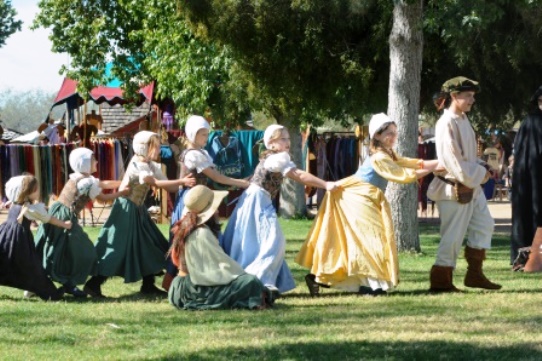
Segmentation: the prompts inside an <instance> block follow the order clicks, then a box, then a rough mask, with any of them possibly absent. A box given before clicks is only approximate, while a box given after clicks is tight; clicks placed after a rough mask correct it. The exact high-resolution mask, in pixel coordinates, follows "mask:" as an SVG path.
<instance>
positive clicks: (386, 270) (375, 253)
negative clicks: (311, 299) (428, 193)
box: [296, 113, 438, 296]
mask: <svg viewBox="0 0 542 361" xmlns="http://www.w3.org/2000/svg"><path fill="white" fill-rule="evenodd" d="M369 135H370V137H371V149H370V156H369V157H367V158H366V159H365V161H364V162H363V164H362V166H361V167H360V168H359V169H358V171H357V172H356V173H355V174H354V175H353V176H351V177H348V178H345V179H342V180H340V181H338V182H337V185H338V186H339V189H336V190H335V191H333V192H327V193H326V195H325V197H324V199H323V201H322V204H321V206H320V209H319V210H318V215H317V216H316V218H315V221H314V224H313V226H312V228H311V230H310V231H309V234H308V236H307V238H306V240H305V243H304V244H303V246H302V247H301V250H300V251H299V253H298V255H297V257H296V262H297V263H298V264H300V265H301V266H303V267H306V268H309V269H310V274H308V275H307V276H306V277H305V280H306V282H307V286H308V287H309V291H310V293H311V296H317V295H318V293H319V285H322V286H325V287H333V288H337V289H342V290H345V291H350V292H359V293H361V294H370V295H378V294H385V293H386V291H387V290H388V289H391V288H393V287H395V286H397V283H398V282H399V269H398V268H399V263H398V259H397V246H396V243H395V236H394V231H393V222H392V218H391V213H390V206H389V204H388V201H387V200H386V197H385V195H384V193H385V191H386V186H387V183H388V181H392V182H397V183H412V182H415V181H416V180H417V179H418V178H421V177H423V176H425V175H427V174H429V173H430V172H432V171H434V170H435V169H436V167H437V165H438V161H436V160H431V161H423V160H421V159H413V158H404V157H400V156H399V155H397V154H396V153H395V152H394V151H393V147H394V145H395V142H396V140H397V126H396V125H395V123H394V122H393V121H392V120H391V119H390V118H389V117H388V116H387V115H385V114H383V113H380V114H376V115H374V116H373V117H372V118H371V121H370V123H369Z"/></svg>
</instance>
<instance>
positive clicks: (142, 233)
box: [94, 162, 168, 283]
mask: <svg viewBox="0 0 542 361" xmlns="http://www.w3.org/2000/svg"><path fill="white" fill-rule="evenodd" d="M139 163H141V162H139ZM150 167H152V171H153V174H154V177H155V178H157V179H167V178H165V176H164V175H163V174H162V172H161V171H160V170H159V168H158V167H159V166H158V165H157V164H155V163H154V162H153V163H152V164H150ZM139 168H142V165H139V166H136V165H135V164H134V163H131V164H130V165H129V166H128V169H127V170H126V174H125V175H124V177H128V178H129V182H128V184H129V187H130V192H131V193H130V195H129V196H126V197H119V198H117V199H116V200H115V202H114V203H113V207H112V209H111V214H110V215H109V218H108V219H107V221H106V222H105V224H104V226H103V228H102V229H101V231H100V234H99V235H98V240H97V242H96V252H97V254H98V262H97V265H96V271H95V272H94V275H98V276H105V277H111V276H120V277H123V278H124V282H125V283H130V282H137V281H139V280H141V279H142V278H143V277H145V276H153V275H156V274H158V273H160V272H162V271H163V270H164V269H165V266H166V252H167V250H168V240H167V239H166V238H165V237H164V235H163V234H162V232H161V231H160V229H159V228H158V227H157V226H156V224H155V223H154V222H153V220H152V219H151V217H150V215H149V212H148V211H147V209H146V207H145V205H144V200H145V196H146V194H147V192H148V191H149V188H150V187H149V185H147V184H139V172H138V169H139Z"/></svg>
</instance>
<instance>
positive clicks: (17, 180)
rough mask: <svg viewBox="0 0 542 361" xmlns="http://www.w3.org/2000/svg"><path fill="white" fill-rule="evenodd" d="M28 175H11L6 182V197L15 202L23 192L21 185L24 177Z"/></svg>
mask: <svg viewBox="0 0 542 361" xmlns="http://www.w3.org/2000/svg"><path fill="white" fill-rule="evenodd" d="M25 177H27V176H25V175H18V176H16V177H11V178H10V179H9V180H8V181H7V183H6V197H7V198H8V200H10V201H12V202H15V201H17V198H19V194H20V193H21V186H22V184H23V179H24V178H25Z"/></svg>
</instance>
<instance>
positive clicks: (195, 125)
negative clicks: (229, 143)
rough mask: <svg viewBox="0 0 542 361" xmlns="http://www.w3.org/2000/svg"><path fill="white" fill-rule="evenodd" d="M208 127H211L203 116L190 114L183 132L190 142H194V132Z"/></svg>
mask: <svg viewBox="0 0 542 361" xmlns="http://www.w3.org/2000/svg"><path fill="white" fill-rule="evenodd" d="M209 128H211V126H210V125H209V122H207V120H205V118H204V117H202V116H199V115H191V116H190V117H188V120H187V121H186V125H185V126H184V132H185V133H186V138H188V140H189V141H190V142H192V143H194V142H195V141H196V134H198V130H200V129H209Z"/></svg>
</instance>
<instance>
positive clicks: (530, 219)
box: [510, 86, 542, 272]
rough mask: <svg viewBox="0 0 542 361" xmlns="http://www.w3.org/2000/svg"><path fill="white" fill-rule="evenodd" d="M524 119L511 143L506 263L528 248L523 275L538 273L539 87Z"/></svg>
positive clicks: (541, 185)
mask: <svg viewBox="0 0 542 361" xmlns="http://www.w3.org/2000/svg"><path fill="white" fill-rule="evenodd" d="M528 112H529V113H528V115H527V116H526V117H525V119H524V120H523V122H522V123H521V126H520V127H519V131H518V134H517V135H516V139H515V141H514V162H513V163H514V164H513V170H512V179H513V182H512V236H511V239H510V262H514V260H515V259H516V258H517V256H518V252H519V250H520V249H521V248H525V247H530V248H531V253H530V255H529V259H528V261H527V263H526V264H525V265H524V267H521V265H520V267H519V268H518V269H520V270H521V269H522V270H523V271H525V272H540V271H542V258H541V257H540V246H541V244H542V152H540V147H541V145H542V86H541V87H539V88H538V89H537V90H536V91H535V93H534V94H533V96H532V97H531V99H530V103H529V110H528Z"/></svg>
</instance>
